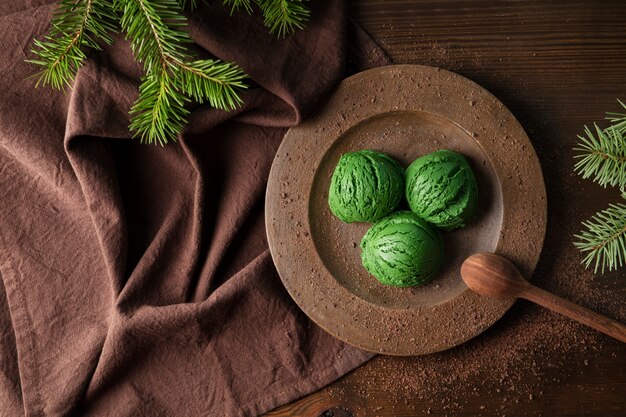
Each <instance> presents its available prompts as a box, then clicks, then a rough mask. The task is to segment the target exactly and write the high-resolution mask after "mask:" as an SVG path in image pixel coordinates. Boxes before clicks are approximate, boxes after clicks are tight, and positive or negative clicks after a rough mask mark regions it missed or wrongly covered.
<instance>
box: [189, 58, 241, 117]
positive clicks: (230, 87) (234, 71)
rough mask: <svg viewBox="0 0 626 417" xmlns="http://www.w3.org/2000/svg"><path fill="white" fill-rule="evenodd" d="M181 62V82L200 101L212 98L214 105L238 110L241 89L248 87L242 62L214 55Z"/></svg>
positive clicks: (211, 103) (224, 108)
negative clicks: (217, 57) (232, 62)
mask: <svg viewBox="0 0 626 417" xmlns="http://www.w3.org/2000/svg"><path fill="white" fill-rule="evenodd" d="M178 65H179V68H180V69H179V70H178V71H177V72H178V75H179V80H178V83H177V84H178V85H180V89H181V91H183V92H184V93H185V94H187V95H189V96H191V97H193V98H194V99H195V100H196V101H197V102H199V103H204V102H207V101H208V102H209V104H210V105H211V106H212V107H214V108H217V109H223V110H234V109H236V108H237V107H239V106H240V105H241V104H242V100H241V98H240V97H239V95H238V94H237V89H245V88H247V86H246V84H245V83H244V82H243V80H244V79H245V78H246V77H247V76H246V75H245V73H244V72H243V70H241V68H239V67H238V66H236V65H234V64H231V63H228V62H222V61H217V60H211V59H206V60H202V61H193V62H186V63H183V62H181V63H179V64H178Z"/></svg>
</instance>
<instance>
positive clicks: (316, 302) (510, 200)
mask: <svg viewBox="0 0 626 417" xmlns="http://www.w3.org/2000/svg"><path fill="white" fill-rule="evenodd" d="M360 149H373V150H377V151H381V152H385V153H388V154H389V155H391V156H393V157H395V158H396V159H397V160H398V161H399V162H400V163H401V164H403V165H404V167H407V166H408V165H409V164H410V163H411V162H412V161H413V160H414V159H416V158H417V157H419V156H421V155H424V154H426V153H429V152H433V151H435V150H437V149H451V150H454V151H457V152H460V153H462V154H463V155H465V156H466V157H467V159H468V160H469V162H470V165H471V166H472V168H473V170H474V172H475V174H476V177H477V180H478V192H479V201H480V202H479V208H478V215H477V217H476V218H475V220H474V221H473V222H471V223H470V225H469V226H468V227H466V228H465V229H462V230H459V231H455V232H451V233H444V240H445V243H446V260H445V264H444V267H443V268H442V270H441V271H440V273H439V275H438V277H436V278H435V279H434V280H433V281H431V282H430V283H428V284H426V285H424V286H422V287H417V288H393V287H387V286H384V285H382V284H380V283H379V282H378V281H377V280H376V279H375V278H374V277H372V276H371V275H370V274H369V273H368V272H367V271H366V270H365V269H364V268H363V267H362V266H361V259H360V253H361V250H360V247H359V243H360V241H361V238H362V237H363V235H364V234H365V232H366V230H367V229H368V227H369V224H364V223H362V224H345V223H342V222H341V221H340V220H339V219H337V218H336V217H334V216H333V215H332V214H331V212H330V210H329V208H328V187H329V185H330V178H331V175H332V172H333V169H334V167H335V165H336V164H337V161H338V160H339V157H340V156H341V155H342V154H343V153H345V152H349V151H356V150H360ZM265 207H266V208H265V220H266V227H267V237H268V241H269V246H270V250H271V253H272V257H273V259H274V263H275V264H276V268H277V269H278V273H279V274H280V277H281V279H282V281H283V283H284V285H285V287H286V288H287V290H288V291H289V293H290V294H291V296H292V297H293V299H294V300H295V301H296V303H298V305H299V306H300V308H302V310H303V311H304V312H305V313H306V314H307V315H308V316H309V317H311V319H313V320H314V321H315V322H316V323H317V324H318V325H320V326H321V327H322V328H324V329H325V330H326V331H328V332H329V333H331V334H333V335H334V336H336V337H338V338H339V339H342V340H344V341H346V342H348V343H350V344H353V345H355V346H357V347H360V348H363V349H365V350H369V351H372V352H379V353H385V354H390V355H421V354H426V353H431V352H436V351H440V350H444V349H448V348H450V347H453V346H456V345H459V344H461V343H463V342H464V341H466V340H468V339H470V338H472V337H474V336H476V335H478V334H479V333H481V332H482V331H483V330H485V329H487V328H488V327H489V326H491V325H492V324H493V323H494V322H495V321H496V320H498V319H499V318H500V317H502V315H503V314H504V313H505V312H506V311H507V310H508V309H509V307H511V305H512V304H513V301H514V300H512V299H511V300H495V299H488V298H481V297H480V296H478V295H476V294H474V293H473V292H471V291H470V290H469V289H468V288H467V287H466V286H465V284H464V283H463V281H462V280H461V277H460V275H459V268H460V265H461V263H462V262H463V260H464V259H465V258H466V257H467V256H469V255H471V254H473V253H475V252H481V251H489V252H496V253H499V254H501V255H504V256H506V257H507V258H509V259H511V260H512V261H513V262H515V263H516V264H517V265H518V266H519V267H520V269H521V270H522V271H523V272H524V274H525V275H526V276H530V275H531V274H532V272H533V270H534V268H535V266H536V264H537V261H538V259H539V254H540V252H541V247H542V245H543V239H544V233H545V228H546V192H545V186H544V183H543V177H542V174H541V167H540V165H539V161H538V160H537V156H536V154H535V152H534V149H533V147H532V144H531V143H530V141H529V139H528V137H527V136H526V133H525V132H524V130H523V129H522V127H521V126H520V124H519V123H518V122H517V120H515V118H514V117H513V115H512V114H511V113H510V112H509V111H508V110H507V109H506V107H504V105H502V103H501V102H500V101H498V100H497V99H496V98H495V97H494V96H492V95H491V94H490V93H489V92H487V91H485V90H484V89H483V88H482V87H480V86H479V85H477V84H475V83H473V82H472V81H470V80H468V79H466V78H464V77H461V76H459V75H457V74H454V73H451V72H448V71H444V70H441V69H437V68H431V67H424V66H418V65H393V66H388V67H383V68H377V69H374V70H370V71H365V72H362V73H360V74H357V75H354V76H352V77H350V78H348V79H346V80H344V81H343V82H342V83H341V85H340V86H339V88H338V89H337V90H336V91H335V93H334V94H333V95H332V96H331V97H330V98H329V99H328V101H327V102H326V103H325V105H324V106H323V108H322V109H321V110H320V112H319V113H317V114H315V115H313V117H311V118H310V119H308V120H306V121H305V122H304V123H302V124H301V125H299V126H297V127H294V128H292V129H290V130H289V132H287V135H286V136H285V139H284V141H283V143H282V145H281V146H280V149H279V150H278V153H277V155H276V159H275V160H274V164H273V166H272V170H271V173H270V177H269V184H268V186H267V196H266V206H265Z"/></svg>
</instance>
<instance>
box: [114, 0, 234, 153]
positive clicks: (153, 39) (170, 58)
mask: <svg viewBox="0 0 626 417" xmlns="http://www.w3.org/2000/svg"><path fill="white" fill-rule="evenodd" d="M116 6H117V7H119V9H120V10H121V11H122V17H121V19H120V24H121V26H122V29H123V30H124V31H125V32H126V34H127V37H128V38H129V39H130V41H131V47H132V49H133V53H134V54H135V57H136V58H137V60H138V61H139V62H141V63H143V64H144V68H145V71H146V78H145V80H144V81H143V84H142V87H143V88H140V92H139V98H138V99H137V102H136V103H135V105H134V107H133V110H132V111H131V125H130V129H131V131H133V132H134V134H135V136H139V137H140V138H141V140H142V141H146V142H148V143H160V144H164V143H167V142H168V140H174V139H175V138H176V136H177V134H178V133H180V132H181V131H182V128H183V127H184V126H185V124H186V117H187V115H188V113H189V112H188V111H187V110H185V111H183V110H184V103H185V102H186V101H187V98H186V97H185V94H187V95H190V96H192V97H193V98H194V99H196V101H198V102H200V103H203V102H209V104H210V105H211V106H212V107H215V108H220V109H224V110H231V109H234V108H236V107H237V106H239V105H241V103H242V100H241V98H240V97H239V94H238V92H239V91H240V90H242V89H244V88H246V85H245V84H244V83H243V80H244V79H245V78H246V75H245V73H244V72H243V70H241V68H239V67H237V66H236V65H234V64H232V63H228V62H222V61H219V60H211V59H207V60H195V61H194V60H192V58H191V55H190V54H189V53H188V52H187V50H186V49H185V48H184V44H186V43H189V42H191V39H190V38H189V35H188V34H187V33H186V32H184V31H182V30H180V28H182V27H184V26H185V25H186V19H185V17H184V16H183V15H182V14H181V11H180V9H179V8H178V7H179V2H178V0H116ZM152 105H158V106H159V107H158V108H154V109H153V108H152V107H151V106H152ZM170 112H171V114H170ZM170 123H171V124H170Z"/></svg>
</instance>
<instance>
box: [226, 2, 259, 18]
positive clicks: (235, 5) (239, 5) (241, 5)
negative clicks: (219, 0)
mask: <svg viewBox="0 0 626 417" xmlns="http://www.w3.org/2000/svg"><path fill="white" fill-rule="evenodd" d="M223 3H224V6H230V14H231V15H232V14H233V13H234V12H236V11H239V9H244V10H245V11H246V12H248V14H252V4H251V2H250V0H223Z"/></svg>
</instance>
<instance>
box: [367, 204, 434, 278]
mask: <svg viewBox="0 0 626 417" xmlns="http://www.w3.org/2000/svg"><path fill="white" fill-rule="evenodd" d="M361 261H362V262H363V266H364V267H365V269H367V270H368V271H369V272H370V273H371V274H372V275H374V276H375V277H376V278H377V279H378V280H379V281H380V282H381V283H383V284H385V285H393V286H396V287H409V286H413V285H422V284H425V283H426V282H428V281H430V280H431V279H433V277H434V276H435V274H436V273H437V271H438V270H439V267H440V266H441V263H442V262H443V240H442V238H441V234H440V233H439V231H438V230H437V229H436V228H435V227H433V226H431V225H430V224H428V223H427V222H425V221H424V220H422V219H420V218H419V217H418V216H417V215H416V214H415V213H412V212H410V211H399V212H396V213H393V214H392V215H390V216H387V217H385V218H383V219H381V220H379V221H378V222H376V223H374V225H373V226H372V227H370V229H369V230H368V231H367V233H365V236H363V240H361Z"/></svg>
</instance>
